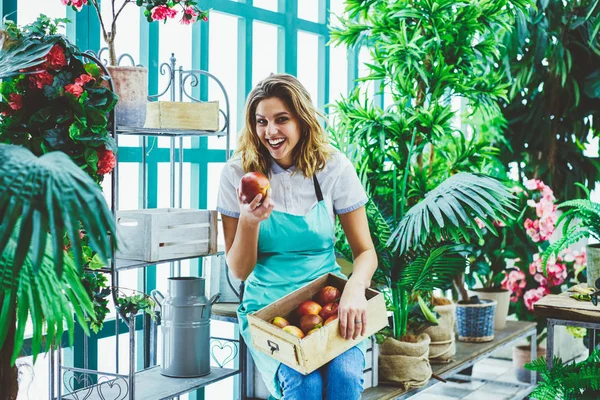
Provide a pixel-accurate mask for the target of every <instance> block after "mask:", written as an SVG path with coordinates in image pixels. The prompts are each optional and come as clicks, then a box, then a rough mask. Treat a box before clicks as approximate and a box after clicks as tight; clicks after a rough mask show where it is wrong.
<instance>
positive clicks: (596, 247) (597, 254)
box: [585, 243, 600, 287]
mask: <svg viewBox="0 0 600 400" xmlns="http://www.w3.org/2000/svg"><path fill="white" fill-rule="evenodd" d="M585 251H586V253H587V266H586V271H587V281H588V286H589V287H594V285H595V284H596V280H598V278H600V244H597V243H596V244H588V245H587V246H586V247H585Z"/></svg>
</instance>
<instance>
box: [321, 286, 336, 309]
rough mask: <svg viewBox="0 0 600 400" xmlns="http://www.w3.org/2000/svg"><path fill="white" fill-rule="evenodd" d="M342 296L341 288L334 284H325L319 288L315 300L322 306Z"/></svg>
mask: <svg viewBox="0 0 600 400" xmlns="http://www.w3.org/2000/svg"><path fill="white" fill-rule="evenodd" d="M341 296H342V292H340V289H338V288H336V287H334V286H324V287H322V288H321V290H319V292H318V293H317V294H316V296H315V301H316V302H317V303H319V304H320V305H321V306H324V305H325V304H329V303H333V302H334V301H336V300H337V299H339V298H340V297H341Z"/></svg>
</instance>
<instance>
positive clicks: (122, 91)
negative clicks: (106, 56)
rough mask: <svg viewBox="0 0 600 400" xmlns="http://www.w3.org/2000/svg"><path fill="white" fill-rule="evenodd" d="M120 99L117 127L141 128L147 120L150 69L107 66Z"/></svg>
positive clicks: (116, 112) (116, 108) (117, 107)
mask: <svg viewBox="0 0 600 400" xmlns="http://www.w3.org/2000/svg"><path fill="white" fill-rule="evenodd" d="M107 69H108V72H110V75H111V77H112V79H113V83H114V85H115V93H116V94H117V96H119V101H118V102H117V105H116V107H115V114H116V118H117V127H123V126H128V127H134V128H141V127H143V126H144V123H145V122H146V107H147V104H148V69H147V68H144V67H129V66H128V67H121V66H118V67H107Z"/></svg>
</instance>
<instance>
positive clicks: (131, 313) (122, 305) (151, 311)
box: [114, 288, 156, 322]
mask: <svg viewBox="0 0 600 400" xmlns="http://www.w3.org/2000/svg"><path fill="white" fill-rule="evenodd" d="M114 290H118V291H120V292H122V291H123V290H130V289H120V288H114ZM135 292H136V293H134V294H133V295H131V296H119V297H117V310H118V311H119V314H121V315H122V316H123V317H124V318H125V319H126V320H127V321H128V322H132V321H135V320H134V318H135V316H136V315H137V313H138V312H140V311H142V312H145V313H146V314H148V315H150V318H152V320H155V319H156V312H155V308H156V303H155V302H154V300H152V299H151V298H150V297H149V296H148V295H146V294H145V293H141V292H137V291H135Z"/></svg>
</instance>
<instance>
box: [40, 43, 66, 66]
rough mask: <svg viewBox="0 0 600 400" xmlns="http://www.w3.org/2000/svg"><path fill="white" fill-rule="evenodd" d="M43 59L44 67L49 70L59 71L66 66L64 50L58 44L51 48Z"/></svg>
mask: <svg viewBox="0 0 600 400" xmlns="http://www.w3.org/2000/svg"><path fill="white" fill-rule="evenodd" d="M45 59H46V62H45V63H44V67H46V68H49V69H53V70H59V69H61V68H62V67H64V66H66V65H67V58H66V57H65V50H64V49H63V48H62V46H61V45H59V44H55V45H54V46H52V48H51V49H50V51H49V52H48V54H46V57H45Z"/></svg>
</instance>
